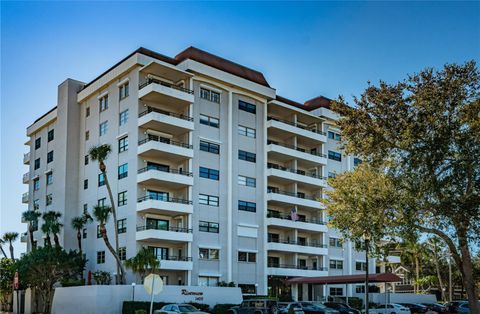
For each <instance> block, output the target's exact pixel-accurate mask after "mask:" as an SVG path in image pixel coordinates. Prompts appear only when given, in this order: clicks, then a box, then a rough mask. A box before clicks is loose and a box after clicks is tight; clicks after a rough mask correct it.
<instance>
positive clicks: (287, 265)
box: [268, 263, 328, 271]
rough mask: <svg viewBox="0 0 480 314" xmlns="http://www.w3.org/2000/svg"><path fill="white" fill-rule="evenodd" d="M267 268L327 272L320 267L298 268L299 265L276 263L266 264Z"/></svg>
mask: <svg viewBox="0 0 480 314" xmlns="http://www.w3.org/2000/svg"><path fill="white" fill-rule="evenodd" d="M268 267H272V268H286V269H301V270H320V271H327V270H328V268H327V267H321V266H317V267H314V266H300V265H289V264H276V263H268Z"/></svg>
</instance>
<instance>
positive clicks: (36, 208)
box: [33, 199, 40, 210]
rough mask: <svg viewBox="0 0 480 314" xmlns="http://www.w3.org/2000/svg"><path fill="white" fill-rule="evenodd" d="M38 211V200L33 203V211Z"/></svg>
mask: <svg viewBox="0 0 480 314" xmlns="http://www.w3.org/2000/svg"><path fill="white" fill-rule="evenodd" d="M39 209H40V200H39V199H36V200H34V201H33V210H39Z"/></svg>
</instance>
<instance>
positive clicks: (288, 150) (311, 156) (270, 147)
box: [267, 140, 327, 166]
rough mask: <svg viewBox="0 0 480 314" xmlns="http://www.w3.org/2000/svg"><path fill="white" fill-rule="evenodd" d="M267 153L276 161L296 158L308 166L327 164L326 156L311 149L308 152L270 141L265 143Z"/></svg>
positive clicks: (297, 147) (300, 148)
mask: <svg viewBox="0 0 480 314" xmlns="http://www.w3.org/2000/svg"><path fill="white" fill-rule="evenodd" d="M267 152H268V153H269V154H270V155H272V157H275V159H278V160H282V159H283V160H290V159H292V158H296V159H300V160H302V161H303V162H304V163H305V164H307V165H310V166H315V165H319V164H320V165H326V164H327V156H326V155H325V154H321V153H318V152H316V151H315V150H313V149H312V150H310V151H308V150H307V149H305V148H302V147H299V146H294V145H289V144H284V143H279V142H276V141H272V140H268V141H267Z"/></svg>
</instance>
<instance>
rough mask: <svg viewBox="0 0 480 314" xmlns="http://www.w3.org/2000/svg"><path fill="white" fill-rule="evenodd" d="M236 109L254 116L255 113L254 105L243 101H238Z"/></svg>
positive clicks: (255, 107)
mask: <svg viewBox="0 0 480 314" xmlns="http://www.w3.org/2000/svg"><path fill="white" fill-rule="evenodd" d="M238 109H240V110H243V111H246V112H250V113H253V114H255V113H256V112H257V106H255V105H254V104H251V103H248V102H245V101H243V100H239V101H238Z"/></svg>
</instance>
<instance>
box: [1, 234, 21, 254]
mask: <svg viewBox="0 0 480 314" xmlns="http://www.w3.org/2000/svg"><path fill="white" fill-rule="evenodd" d="M17 239H18V232H6V233H5V234H4V235H3V241H5V242H8V243H9V245H10V258H11V259H12V260H14V259H15V256H14V254H13V242H15V241H17Z"/></svg>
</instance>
